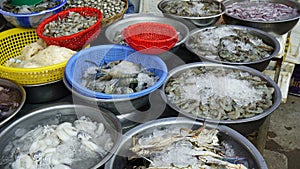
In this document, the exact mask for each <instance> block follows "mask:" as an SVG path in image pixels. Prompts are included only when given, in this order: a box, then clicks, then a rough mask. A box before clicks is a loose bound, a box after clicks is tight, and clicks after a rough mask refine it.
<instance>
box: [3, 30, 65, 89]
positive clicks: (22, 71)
mask: <svg viewBox="0 0 300 169" xmlns="http://www.w3.org/2000/svg"><path fill="white" fill-rule="evenodd" d="M38 39H39V37H38V36H37V34H36V29H26V28H13V29H10V30H7V31H4V32H1V33H0V44H1V45H0V77H2V78H6V79H11V80H13V81H15V82H17V83H19V84H22V85H35V84H43V83H48V82H53V81H57V80H62V78H63V74H64V69H65V66H66V63H67V61H65V62H62V63H59V64H55V65H52V66H45V67H41V68H12V67H7V66H5V63H6V62H7V61H8V60H9V59H10V58H14V57H16V56H19V55H20V52H21V50H22V49H23V48H24V47H25V46H26V45H27V44H30V43H33V42H36V41H37V40H38Z"/></svg>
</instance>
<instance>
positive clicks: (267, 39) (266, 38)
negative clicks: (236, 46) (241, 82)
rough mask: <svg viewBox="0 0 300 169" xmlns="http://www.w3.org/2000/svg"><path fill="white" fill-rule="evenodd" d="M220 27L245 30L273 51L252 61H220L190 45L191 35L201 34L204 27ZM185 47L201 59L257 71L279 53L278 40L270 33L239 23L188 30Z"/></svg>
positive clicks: (263, 67)
mask: <svg viewBox="0 0 300 169" xmlns="http://www.w3.org/2000/svg"><path fill="white" fill-rule="evenodd" d="M221 27H230V28H232V29H238V30H245V31H247V32H248V33H250V34H252V35H254V36H256V37H258V38H260V39H262V40H263V42H264V43H266V44H268V45H270V46H272V47H273V48H274V51H273V52H272V53H271V54H270V56H268V57H265V58H262V59H260V60H256V61H252V62H229V61H222V60H218V59H212V58H208V57H207V56H201V55H199V54H197V51H196V50H195V49H193V48H192V47H191V44H192V42H191V37H193V36H196V35H198V34H201V32H203V31H205V30H206V29H215V28H221ZM185 46H186V48H187V49H188V50H189V51H191V52H193V53H194V54H196V55H197V56H198V57H199V58H200V59H201V60H202V61H207V62H213V63H220V64H226V65H233V66H249V67H251V68H254V69H256V70H259V71H263V70H265V69H266V68H267V66H268V65H269V63H270V61H271V59H272V58H273V57H275V56H277V54H278V53H279V50H280V44H279V42H278V40H277V39H276V38H275V37H274V36H273V35H271V34H269V33H267V32H264V31H261V30H259V29H255V28H251V27H246V26H239V25H220V26H211V27H207V28H202V29H195V30H193V31H192V32H190V35H189V37H188V39H187V40H186V42H185Z"/></svg>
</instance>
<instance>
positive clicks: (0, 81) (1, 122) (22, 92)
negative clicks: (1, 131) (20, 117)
mask: <svg viewBox="0 0 300 169" xmlns="http://www.w3.org/2000/svg"><path fill="white" fill-rule="evenodd" d="M2 82H4V83H6V84H8V85H9V86H8V87H14V88H16V89H17V90H18V92H20V95H21V101H20V105H19V106H18V108H17V109H16V110H15V111H14V112H13V113H12V114H11V115H10V116H8V117H6V118H5V119H4V120H2V121H0V127H1V126H2V125H4V124H5V123H6V122H8V121H9V120H10V119H12V118H13V117H14V116H15V115H16V114H17V113H18V112H20V110H21V109H22V107H23V106H24V104H25V101H26V91H25V89H24V87H23V86H22V85H20V84H18V83H15V82H13V81H11V80H9V79H3V78H0V83H2Z"/></svg>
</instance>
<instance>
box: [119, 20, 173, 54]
mask: <svg viewBox="0 0 300 169" xmlns="http://www.w3.org/2000/svg"><path fill="white" fill-rule="evenodd" d="M123 37H124V39H125V41H126V42H127V44H128V45H129V46H131V47H132V48H133V49H135V50H137V51H140V52H142V53H146V54H160V53H162V52H165V51H168V50H170V49H171V48H172V47H173V46H174V45H175V44H176V43H177V41H178V34H177V31H176V29H175V28H174V27H173V26H170V25H168V24H162V23H156V22H142V23H137V24H134V25H130V26H128V27H127V28H125V29H124V31H123Z"/></svg>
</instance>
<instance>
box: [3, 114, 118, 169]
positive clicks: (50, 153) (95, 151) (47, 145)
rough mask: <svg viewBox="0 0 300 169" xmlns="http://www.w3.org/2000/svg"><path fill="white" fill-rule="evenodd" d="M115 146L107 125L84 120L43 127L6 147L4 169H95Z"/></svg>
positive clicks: (81, 118)
mask: <svg viewBox="0 0 300 169" xmlns="http://www.w3.org/2000/svg"><path fill="white" fill-rule="evenodd" d="M21 130H22V129H21ZM113 145H114V142H113V139H112V137H111V134H110V132H109V130H107V128H106V127H105V125H104V124H103V123H101V122H94V121H92V120H91V119H90V118H88V117H86V116H82V117H80V118H79V119H77V120H75V121H74V122H59V123H57V124H51V125H39V126H37V127H36V128H34V129H33V130H30V131H27V132H25V133H24V134H23V135H21V136H20V137H18V138H15V139H13V140H12V141H11V142H9V144H8V145H3V146H6V147H5V148H4V150H3V151H4V152H2V157H1V163H0V167H1V168H5V169H6V168H12V169H50V168H52V169H71V168H91V167H93V166H94V165H96V164H97V163H98V162H99V161H100V160H101V159H103V158H104V157H105V155H106V154H108V152H109V151H110V150H111V148H112V147H113Z"/></svg>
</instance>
